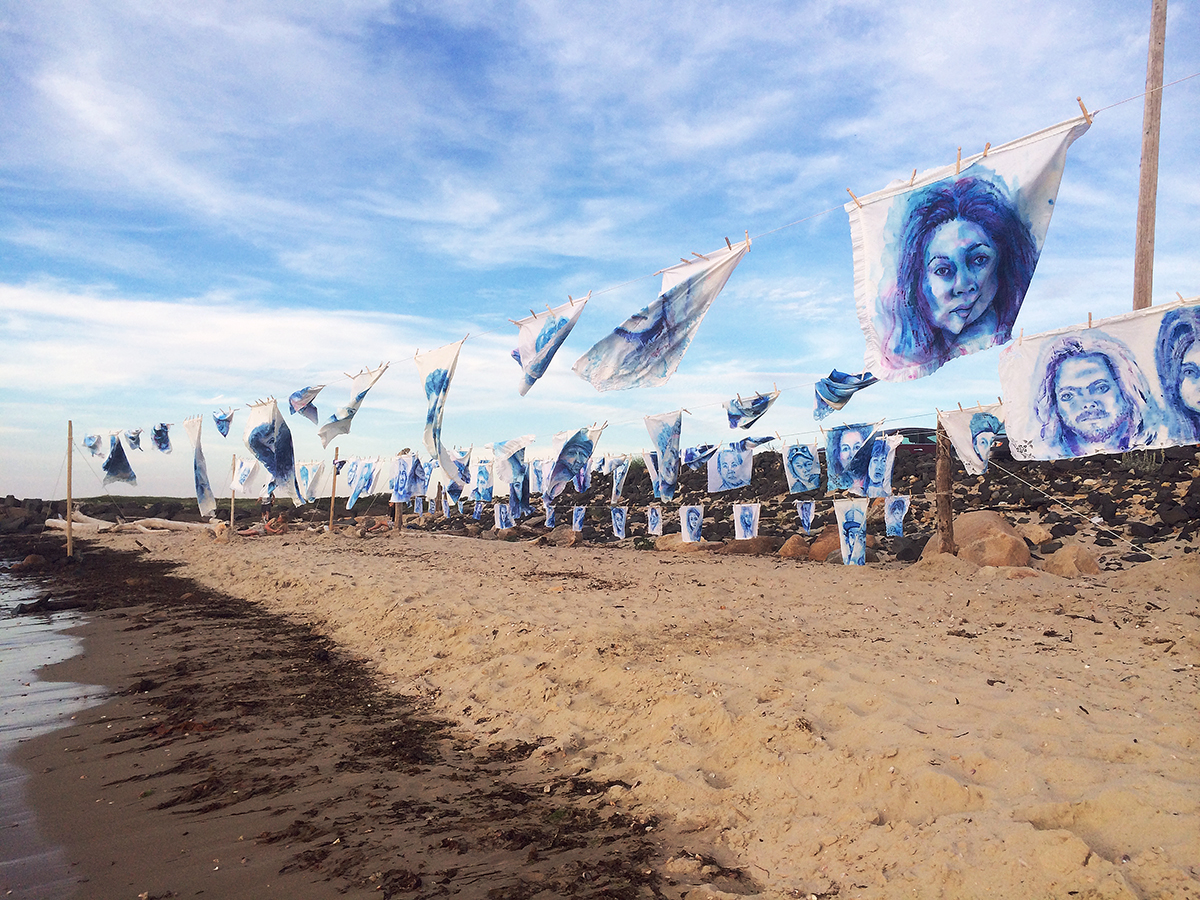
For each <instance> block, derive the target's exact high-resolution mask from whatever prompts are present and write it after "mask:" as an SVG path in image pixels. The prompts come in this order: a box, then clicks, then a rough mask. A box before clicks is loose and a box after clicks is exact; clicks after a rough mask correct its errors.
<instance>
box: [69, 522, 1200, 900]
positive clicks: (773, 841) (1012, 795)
mask: <svg viewBox="0 0 1200 900" xmlns="http://www.w3.org/2000/svg"><path fill="white" fill-rule="evenodd" d="M90 546H91V547H96V548H101V547H103V548H107V549H106V550H105V552H108V551H109V550H111V551H121V552H124V553H136V554H137V555H138V557H139V558H141V559H142V560H143V563H142V565H143V566H147V565H148V566H152V567H153V566H158V567H163V568H165V567H171V566H177V565H178V566H181V568H180V569H179V572H180V574H182V575H186V576H187V577H189V578H190V579H192V580H193V581H194V582H195V585H197V586H198V587H199V592H200V593H203V594H206V595H212V596H216V595H218V592H225V591H227V590H228V591H230V592H234V593H236V594H237V596H238V597H239V598H242V599H244V600H245V601H247V602H248V603H249V604H250V605H251V606H252V607H254V608H257V609H259V610H262V611H270V612H272V613H277V614H280V615H283V616H286V617H287V621H289V622H292V623H304V625H305V627H307V626H311V627H312V629H315V631H317V632H319V633H320V634H321V635H322V638H321V640H322V641H324V640H327V639H328V640H329V641H330V643H329V644H328V645H327V646H328V652H330V653H333V654H342V653H348V654H352V655H353V656H355V657H357V658H361V659H366V660H370V666H371V669H372V671H374V672H375V673H376V675H377V677H378V678H379V679H381V680H382V681H383V682H384V685H385V687H387V688H388V690H389V691H394V692H396V694H392V695H390V696H392V697H393V698H394V697H395V696H396V695H407V696H410V697H415V698H418V700H419V703H420V705H421V707H422V711H423V712H426V713H432V714H434V715H436V716H437V717H439V718H441V719H442V720H447V721H449V722H451V723H452V724H450V725H448V726H446V727H447V728H449V729H450V732H451V733H452V734H453V738H454V740H456V741H462V742H464V743H468V742H469V743H470V745H472V746H474V747H476V748H477V749H476V750H474V751H472V752H473V753H477V752H479V751H478V748H480V747H489V746H490V747H498V748H509V752H511V749H512V748H521V753H523V754H525V759H524V760H523V761H521V762H520V763H519V766H518V768H519V770H520V771H519V778H518V783H521V782H520V778H524V779H526V781H525V782H524V783H525V784H526V787H524V788H521V790H522V791H523V792H524V794H525V795H526V796H532V797H535V798H541V797H543V796H545V795H544V794H543V793H540V792H541V791H542V790H543V788H546V787H548V788H550V791H551V793H550V794H549V796H551V797H554V796H557V795H558V794H562V793H569V792H570V791H572V790H579V791H587V790H594V791H596V792H597V794H598V795H599V802H600V804H602V805H600V806H598V807H597V810H603V811H604V812H605V814H607V815H611V816H613V817H614V818H619V819H620V820H621V821H623V822H626V823H629V822H641V823H650V827H653V828H654V831H653V832H651V833H650V834H652V835H653V837H654V840H655V841H657V842H661V843H656V845H655V847H656V849H655V850H654V854H657V855H654V854H652V857H653V858H651V857H647V856H643V857H642V860H644V861H645V865H646V868H648V869H650V870H651V872H652V875H651V876H645V877H649V878H652V879H657V881H656V882H655V883H656V885H657V889H658V890H659V891H660V892H661V896H667V897H677V896H682V894H683V893H684V892H686V891H689V890H694V891H699V892H700V893H696V894H693V895H692V896H706V895H707V896H711V897H719V896H722V894H724V895H727V896H732V895H734V894H758V895H760V896H763V897H768V898H776V897H778V898H782V897H788V896H796V895H797V892H799V893H801V894H803V895H806V896H807V895H809V894H815V895H817V896H834V895H835V894H836V895H837V896H840V897H850V896H853V897H863V898H873V897H878V898H890V897H901V896H913V895H914V892H915V893H916V895H918V896H954V897H975V896H991V895H1001V896H1042V895H1054V896H1059V895H1066V894H1068V893H1069V892H1071V891H1076V892H1078V893H1077V894H1076V896H1084V897H1130V898H1133V897H1139V898H1140V897H1192V896H1198V895H1200V870H1198V869H1197V864H1196V860H1197V859H1200V801H1198V799H1197V798H1200V766H1198V765H1197V759H1196V752H1195V748H1196V746H1197V744H1198V735H1197V731H1198V730H1200V729H1198V728H1197V726H1196V725H1195V724H1194V723H1196V722H1197V721H1200V693H1198V692H1197V690H1196V687H1197V675H1198V674H1200V669H1198V668H1197V667H1198V666H1200V641H1198V640H1197V636H1196V633H1195V630H1196V629H1195V625H1196V624H1197V620H1198V619H1197V617H1200V599H1198V598H1197V585H1200V560H1197V558H1196V556H1197V555H1196V554H1187V555H1183V556H1180V557H1178V558H1175V559H1169V560H1161V561H1154V562H1149V563H1142V564H1139V565H1135V566H1131V567H1129V568H1127V569H1126V570H1124V571H1117V572H1105V573H1101V575H1099V576H1095V577H1087V578H1077V579H1067V578H1060V577H1057V576H1053V575H1049V574H1046V573H1043V572H1038V571H1036V570H1031V569H1004V568H988V567H985V568H983V569H980V568H978V567H975V566H972V565H971V564H969V563H966V562H965V561H964V560H955V559H953V558H940V557H934V558H933V559H930V560H926V561H923V562H921V563H918V564H916V565H913V566H910V567H907V568H904V567H900V566H896V565H887V566H875V567H869V568H866V569H857V568H853V567H850V568H847V567H841V566H823V565H820V564H815V563H797V562H788V561H781V560H779V559H778V558H775V557H757V558H756V557H734V556H711V555H709V554H670V553H653V552H646V551H632V550H623V549H619V548H598V547H595V546H588V545H584V546H581V547H576V548H571V549H567V548H555V547H546V546H533V545H531V544H525V543H511V544H510V543H504V542H481V541H477V540H471V539H466V538H454V537H450V536H446V535H436V536H434V535H425V534H415V533H409V532H405V533H401V534H398V535H393V536H390V537H385V538H374V539H367V540H362V539H354V538H349V537H345V536H340V535H316V534H310V533H294V534H289V535H285V536H283V537H282V538H263V539H257V540H248V541H242V540H237V539H234V540H233V541H232V542H230V543H222V542H219V541H215V540H213V539H211V538H207V537H203V536H199V537H193V536H191V535H169V536H163V535H148V534H143V535H139V536H138V537H136V538H135V537H133V536H121V535H114V536H111V537H105V538H103V539H101V540H99V541H95V542H92V544H91V545H90ZM90 556H91V552H90V551H89V554H88V555H87V556H85V559H87V558H90ZM1148 598H1153V599H1148ZM207 602H209V601H206V603H207ZM162 627H163V625H162V623H161V622H159V623H156V624H154V625H152V626H147V629H146V630H152V629H161V628H162ZM297 627H299V626H297ZM146 630H144V632H143V633H145V631H146ZM334 642H336V643H334ZM343 728H344V726H343V725H341V724H340V723H339V725H338V726H337V728H334V729H331V731H332V732H333V733H334V734H336V733H338V732H339V731H341V730H342V729H343ZM212 739H213V737H212V736H210V735H207V734H204V735H190V736H189V737H188V738H187V741H189V742H201V743H202V742H203V741H205V740H212ZM489 777H490V776H489ZM581 784H585V785H588V786H587V787H580V785H581ZM530 785H535V786H537V788H536V790H534V791H532V792H531V791H530V790H529V789H528V787H529V786H530ZM568 786H570V787H568ZM582 796H585V797H586V796H589V795H587V794H583V795H582ZM644 827H645V826H643V828H644ZM642 837H643V838H645V837H646V833H645V832H643V833H642ZM468 843H471V842H470V841H468ZM479 851H480V848H479V847H478V846H477V845H475V844H472V845H471V846H470V847H469V848H468V849H467V851H466V853H465V854H464V856H465V857H466V859H468V860H473V859H474V857H475V855H476V854H477V853H478V852H479ZM644 851H645V848H643V852H644ZM364 852H365V851H364ZM518 855H520V854H518ZM461 862H462V860H459V863H460V864H461ZM522 867H523V868H522ZM528 869H529V860H528V859H527V858H526V857H524V856H522V858H521V866H519V867H518V869H517V870H516V871H518V872H520V873H521V874H515V875H514V876H513V877H514V878H518V879H524V881H523V883H526V888H525V889H532V887H533V885H532V884H529V883H528V879H527V878H526V873H527V870H528ZM580 883H582V882H580ZM543 884H544V883H543ZM422 890H424V889H422ZM422 890H418V891H416V892H414V893H412V896H426V895H427V894H425V893H423V892H422ZM630 890H631V891H632V893H629V894H627V896H650V895H651V893H653V891H652V890H651V888H650V886H649V884H647V883H643V884H641V885H633V886H631V888H630ZM705 892H707V894H706V893H705ZM466 895H468V896H470V895H472V894H470V892H469V891H468V893H467V894H466ZM481 895H482V894H481ZM528 895H529V896H532V895H533V894H532V893H530V894H528ZM505 896H509V895H508V894H505ZM514 896H520V894H516V895H514ZM622 896H625V895H622Z"/></svg>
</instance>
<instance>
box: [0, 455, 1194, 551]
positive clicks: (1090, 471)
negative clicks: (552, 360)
mask: <svg viewBox="0 0 1200 900" xmlns="http://www.w3.org/2000/svg"><path fill="white" fill-rule="evenodd" d="M931 451H932V447H930V448H928V449H926V448H919V449H916V448H913V447H911V446H909V445H903V446H901V447H900V448H899V450H898V452H897V456H896V465H895V470H894V474H893V486H894V489H895V492H896V493H897V494H907V495H909V496H911V497H912V506H911V510H910V513H909V518H908V519H907V521H906V523H905V536H904V537H903V538H890V539H889V538H885V537H884V536H883V532H884V527H883V518H882V510H881V509H880V508H878V507H879V506H880V505H879V504H876V508H873V511H872V515H871V518H870V520H869V523H868V530H869V532H870V533H871V534H872V536H873V537H872V540H871V544H872V551H873V554H874V555H875V556H876V558H879V554H883V557H882V558H894V559H898V560H901V561H908V560H914V559H916V558H917V557H918V556H919V555H920V553H921V551H922V549H923V547H924V545H925V543H926V542H927V541H928V539H929V537H930V536H931V535H932V533H933V530H934V470H935V457H934V454H933V452H931ZM706 482H707V475H706V472H705V471H704V470H703V469H701V470H699V471H691V470H688V469H686V468H685V469H684V471H683V473H682V475H681V479H680V486H679V489H678V491H677V492H676V496H675V500H674V501H673V502H672V503H670V504H663V505H664V506H665V507H666V508H668V509H674V508H676V507H678V506H681V505H686V504H703V506H704V515H705V520H704V537H705V539H706V540H708V541H711V542H728V541H731V539H732V538H733V517H732V507H733V505H734V504H735V503H746V502H758V503H761V504H762V512H761V516H760V525H759V534H760V536H761V537H762V538H763V539H764V541H763V545H764V548H770V549H771V550H777V549H778V548H779V545H782V544H783V543H784V541H785V540H786V539H787V538H789V537H791V536H793V535H795V534H796V533H797V531H798V530H799V523H798V521H797V516H796V511H795V506H794V501H795V500H798V499H816V500H817V501H818V503H817V508H816V514H815V515H814V518H813V527H812V535H813V536H814V539H813V540H812V541H805V543H804V548H803V551H802V552H795V553H794V554H793V555H796V556H801V555H802V556H805V557H808V558H813V559H816V558H821V559H824V558H825V557H824V556H823V555H822V552H823V551H824V547H825V545H824V544H822V545H821V546H820V547H817V548H814V547H813V546H812V545H813V544H816V543H817V542H818V541H820V539H821V538H820V535H821V534H822V533H823V532H824V533H825V539H826V542H828V540H829V530H827V526H831V525H833V523H834V515H833V509H832V506H831V504H829V503H828V502H827V500H828V498H827V497H826V495H825V493H824V491H823V490H822V491H818V492H814V493H813V494H812V495H796V494H788V493H787V492H786V488H785V486H784V477H783V471H782V464H781V459H780V455H779V454H778V453H776V452H774V451H766V452H762V453H759V454H756V456H755V463H754V478H753V481H752V482H751V484H750V485H748V486H747V487H745V488H742V489H741V490H737V491H727V492H724V493H721V494H709V493H708V490H707V483H706ZM822 487H824V484H822ZM610 491H611V478H610V477H609V476H607V475H598V474H597V475H595V476H594V477H593V479H592V485H591V488H590V489H589V490H588V491H587V492H586V493H585V494H582V495H580V494H577V493H574V492H570V491H568V492H567V493H565V494H563V495H562V496H560V498H559V500H558V503H557V504H556V506H557V509H558V513H559V521H560V522H561V521H564V520H566V517H567V516H568V515H569V508H570V507H571V506H576V505H583V506H587V507H588V516H587V521H586V524H585V526H584V530H583V532H582V534H581V536H580V538H581V539H582V540H585V541H588V542H592V543H609V542H614V541H615V538H613V536H612V530H611V526H610V523H609V514H608V507H609V497H610ZM953 494H954V497H953V507H954V512H955V513H956V515H958V514H962V513H966V512H972V511H976V510H986V509H990V510H995V511H998V512H1000V513H1002V514H1003V515H1004V517H1005V518H1006V519H1008V520H1009V521H1010V522H1011V523H1013V524H1014V525H1016V526H1017V528H1018V529H1019V530H1020V533H1021V535H1022V538H1023V539H1024V541H1025V542H1026V544H1027V545H1028V546H1029V549H1030V551H1031V553H1032V554H1033V559H1034V560H1037V559H1039V558H1042V557H1046V556H1049V555H1050V554H1053V553H1055V552H1056V551H1058V550H1059V549H1061V548H1062V547H1063V546H1064V545H1067V544H1072V543H1075V542H1077V541H1081V540H1085V541H1086V542H1087V543H1088V544H1089V545H1090V546H1092V547H1094V548H1095V549H1096V550H1097V551H1098V552H1100V553H1102V554H1104V555H1106V556H1107V557H1108V563H1107V564H1108V565H1110V566H1114V565H1119V564H1120V562H1122V561H1123V562H1141V561H1144V560H1146V559H1149V558H1151V556H1152V555H1162V554H1161V553H1160V552H1158V551H1157V550H1156V549H1155V547H1154V545H1156V544H1169V545H1170V548H1168V547H1167V546H1162V547H1161V548H1160V549H1161V550H1162V551H1167V550H1168V549H1174V550H1178V549H1182V551H1183V552H1189V551H1192V550H1194V549H1195V546H1196V541H1195V536H1196V534H1197V532H1198V531H1200V451H1198V449H1197V448H1196V447H1177V448H1172V449H1169V450H1166V451H1155V452H1139V453H1130V454H1125V455H1123V456H1096V457H1089V458H1087V459H1079V460H1058V461H1055V462H1016V461H1014V460H1012V459H1009V458H1001V459H998V460H996V461H994V462H993V464H992V466H991V467H990V469H989V471H988V472H987V474H985V475H982V476H971V475H968V474H967V473H966V472H965V471H964V470H963V468H962V466H961V465H960V464H959V463H957V462H955V464H954V473H953ZM147 501H148V502H147ZM821 501H826V502H821ZM653 502H654V500H653V497H652V492H651V487H650V479H649V476H648V474H647V473H646V470H645V468H643V467H640V466H638V467H635V468H632V469H631V470H630V473H629V476H628V478H627V480H626V483H625V489H624V498H623V500H622V501H621V503H622V505H627V506H628V507H629V508H630V513H631V514H630V516H629V523H628V529H627V537H626V539H625V540H626V543H628V544H632V545H633V546H638V547H647V548H649V547H650V546H653V543H652V541H651V540H650V539H648V537H647V535H646V525H645V519H644V516H643V515H642V514H641V511H642V510H644V508H645V507H646V506H648V505H650V504H651V503H653ZM343 504H344V501H343V500H339V501H338V507H337V509H336V510H335V518H336V524H337V525H339V526H341V527H343V528H350V529H355V530H357V531H358V532H360V533H362V534H364V535H366V534H369V533H371V532H370V531H369V529H370V528H371V526H372V525H373V524H375V523H376V522H379V523H382V522H385V521H387V518H388V506H387V497H386V495H377V496H375V497H368V498H362V499H360V500H359V502H358V504H356V506H355V508H354V510H352V511H351V512H347V511H346V510H345V509H344V505H343ZM430 505H432V504H430ZM65 506H66V505H65V503H64V502H63V501H52V502H45V501H42V500H24V501H21V500H17V499H16V498H15V497H13V496H11V495H10V496H9V497H7V498H6V499H5V500H4V501H3V506H2V507H0V533H3V534H12V533H31V532H36V531H40V530H41V529H42V527H43V524H44V522H45V520H46V519H47V518H48V517H50V516H61V515H62V514H63V512H64V511H65ZM534 506H535V508H537V512H535V514H534V515H532V516H530V517H528V518H527V519H525V520H524V521H523V522H521V523H520V524H519V525H518V527H517V528H514V529H511V530H510V531H509V532H508V533H505V534H498V533H497V532H496V530H495V529H494V528H492V527H490V526H491V522H492V514H491V508H490V504H489V505H488V508H487V509H485V510H484V513H483V516H482V518H481V519H480V520H478V521H477V520H475V519H474V518H473V517H472V516H471V515H470V513H471V512H472V511H473V506H472V505H471V504H468V507H467V510H468V514H467V515H457V514H456V515H452V516H450V517H446V516H443V515H442V514H441V513H440V512H428V513H426V514H425V515H423V516H419V517H417V516H412V515H406V516H405V517H404V524H405V527H406V528H415V529H420V530H425V531H442V532H449V533H454V534H460V535H470V536H476V537H484V538H487V537H507V538H512V539H517V538H526V537H530V536H536V535H542V534H545V533H546V532H547V531H548V529H546V528H545V519H544V516H543V515H542V514H541V511H540V500H538V499H537V498H534ZM78 508H79V509H80V511H81V512H83V513H84V514H86V515H89V516H95V517H98V518H104V519H108V520H110V521H116V520H118V519H124V520H130V519H137V518H149V517H158V518H163V519H177V520H180V521H199V520H200V517H199V515H198V513H197V512H196V509H195V506H194V505H192V504H187V503H184V502H182V501H178V500H149V499H148V498H120V497H113V498H107V499H100V500H95V499H93V500H85V501H81V502H80V503H79V504H78ZM275 512H285V514H286V515H287V517H288V518H290V519H291V520H292V521H293V522H295V523H298V524H299V523H303V522H308V523H311V524H318V523H322V522H327V521H328V517H329V504H328V501H322V502H318V503H313V504H308V505H306V506H303V507H299V508H297V509H287V510H286V511H285V510H284V505H283V504H282V503H276V504H275ZM236 515H237V520H238V521H239V523H242V524H245V523H248V522H250V521H256V520H258V519H259V512H258V506H257V503H256V502H252V501H242V502H241V503H239V504H238V510H237V514H236ZM218 516H219V517H227V516H228V505H223V511H222V509H218ZM672 530H674V531H678V523H677V522H676V523H674V526H673V527H672V524H671V522H670V517H668V518H667V523H666V531H667V532H668V533H669V532H671V531H672ZM376 533H378V532H376ZM833 546H834V548H835V549H836V541H835V542H834V544H833ZM1108 548H1111V549H1108ZM814 554H815V555H814Z"/></svg>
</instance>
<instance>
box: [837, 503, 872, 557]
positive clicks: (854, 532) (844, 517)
mask: <svg viewBox="0 0 1200 900" xmlns="http://www.w3.org/2000/svg"><path fill="white" fill-rule="evenodd" d="M868 502H869V501H868V500H867V498H866V497H860V498H857V499H854V500H834V501H833V510H834V514H835V515H836V516H837V523H838V541H839V543H840V545H841V549H842V563H843V564H845V565H847V566H865V565H866V564H867V503H868Z"/></svg>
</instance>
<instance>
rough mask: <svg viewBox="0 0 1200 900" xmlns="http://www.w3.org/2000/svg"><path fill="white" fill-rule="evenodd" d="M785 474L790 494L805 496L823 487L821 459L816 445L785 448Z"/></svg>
mask: <svg viewBox="0 0 1200 900" xmlns="http://www.w3.org/2000/svg"><path fill="white" fill-rule="evenodd" d="M783 472H784V475H786V476H787V483H788V493H789V494H803V493H806V492H808V491H815V490H817V489H818V488H819V487H820V486H821V458H820V455H819V453H818V450H817V445H816V444H789V445H788V446H786V447H784V448H783Z"/></svg>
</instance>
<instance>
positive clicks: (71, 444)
mask: <svg viewBox="0 0 1200 900" xmlns="http://www.w3.org/2000/svg"><path fill="white" fill-rule="evenodd" d="M74 456H75V427H74V424H73V423H72V422H71V420H70V419H67V559H74V557H75V536H74V534H73V533H72V532H71V519H73V518H74V517H75V512H74V510H73V509H72V508H71V506H72V501H73V500H74V498H73V497H72V496H71V462H72V457H74Z"/></svg>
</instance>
